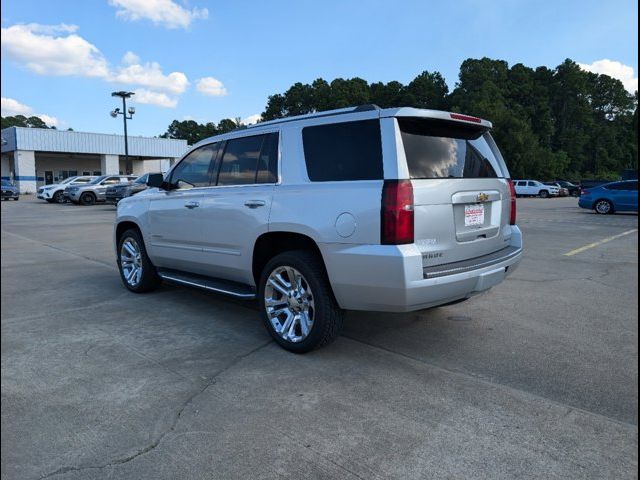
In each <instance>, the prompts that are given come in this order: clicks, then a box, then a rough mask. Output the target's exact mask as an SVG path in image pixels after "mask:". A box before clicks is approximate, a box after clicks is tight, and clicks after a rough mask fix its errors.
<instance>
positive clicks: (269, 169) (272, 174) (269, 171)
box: [256, 133, 278, 183]
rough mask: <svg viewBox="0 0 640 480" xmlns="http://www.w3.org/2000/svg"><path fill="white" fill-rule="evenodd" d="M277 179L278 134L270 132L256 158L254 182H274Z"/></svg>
mask: <svg viewBox="0 0 640 480" xmlns="http://www.w3.org/2000/svg"><path fill="white" fill-rule="evenodd" d="M277 181H278V134H277V133H270V134H269V135H267V138H265V140H264V143H263V144H262V151H261V152H260V158H259V159H258V174H257V176H256V183H276V182H277Z"/></svg>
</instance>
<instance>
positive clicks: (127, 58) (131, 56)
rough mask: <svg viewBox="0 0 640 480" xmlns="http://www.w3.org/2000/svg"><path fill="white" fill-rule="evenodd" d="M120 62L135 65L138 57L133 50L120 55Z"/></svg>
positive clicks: (138, 60) (138, 59) (138, 61)
mask: <svg viewBox="0 0 640 480" xmlns="http://www.w3.org/2000/svg"><path fill="white" fill-rule="evenodd" d="M122 63H123V64H125V65H135V64H136V63H140V57H139V56H138V55H136V54H135V53H133V52H127V53H125V54H124V56H123V57H122Z"/></svg>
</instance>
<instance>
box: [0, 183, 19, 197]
mask: <svg viewBox="0 0 640 480" xmlns="http://www.w3.org/2000/svg"><path fill="white" fill-rule="evenodd" d="M11 198H12V199H14V200H16V201H17V200H20V192H19V191H18V188H17V187H15V186H14V185H12V184H11V182H10V181H9V180H2V200H9V199H11Z"/></svg>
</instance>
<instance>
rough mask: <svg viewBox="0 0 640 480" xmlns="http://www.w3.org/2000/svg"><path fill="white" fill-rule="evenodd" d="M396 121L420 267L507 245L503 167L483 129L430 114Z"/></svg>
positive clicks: (507, 207)
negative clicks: (408, 180) (410, 194)
mask: <svg viewBox="0 0 640 480" xmlns="http://www.w3.org/2000/svg"><path fill="white" fill-rule="evenodd" d="M468 118H471V117H468ZM397 121H398V125H399V128H400V133H401V138H402V144H401V145H400V146H399V148H401V149H403V152H399V153H403V154H404V157H406V162H407V169H408V172H409V178H411V183H412V185H413V196H414V238H415V244H416V245H417V246H418V248H419V249H420V251H421V252H422V263H423V267H428V266H434V265H442V264H446V263H452V262H458V261H462V260H467V259H471V258H476V257H482V256H484V255H488V254H491V253H494V252H496V251H498V250H501V249H503V248H506V247H508V246H509V240H510V235H511V229H510V228H509V215H510V208H511V205H510V193H509V183H508V180H507V177H508V171H507V169H506V166H505V164H504V161H503V160H502V156H501V155H500V152H499V151H498V150H497V147H496V145H495V143H494V142H493V139H492V138H491V135H490V133H489V128H488V127H487V126H486V125H484V124H482V123H477V124H476V123H471V122H462V121H447V120H442V119H432V118H418V117H399V118H397ZM399 157H400V158H402V157H403V155H399Z"/></svg>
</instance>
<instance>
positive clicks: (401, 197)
mask: <svg viewBox="0 0 640 480" xmlns="http://www.w3.org/2000/svg"><path fill="white" fill-rule="evenodd" d="M380 221H381V228H380V243H382V244H383V245H402V244H405V243H413V186H412V185H411V180H385V181H384V185H383V186H382V210H381V215H380Z"/></svg>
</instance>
